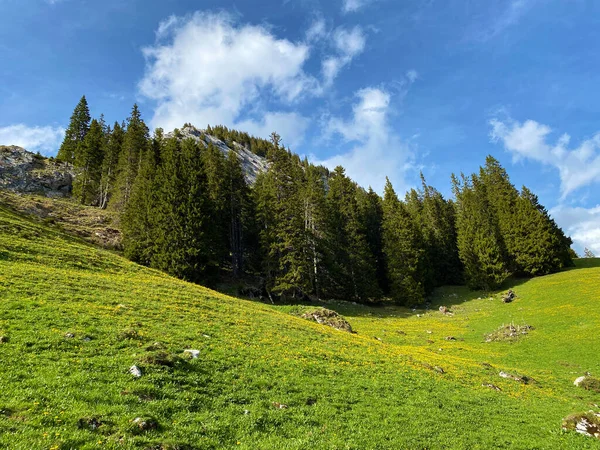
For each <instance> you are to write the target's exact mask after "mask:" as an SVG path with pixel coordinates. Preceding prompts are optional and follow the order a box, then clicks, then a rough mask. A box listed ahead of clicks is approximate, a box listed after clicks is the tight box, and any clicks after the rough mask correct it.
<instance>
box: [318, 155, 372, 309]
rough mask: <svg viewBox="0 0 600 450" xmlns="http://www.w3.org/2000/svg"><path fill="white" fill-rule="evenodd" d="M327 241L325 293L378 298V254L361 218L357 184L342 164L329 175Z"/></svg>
mask: <svg viewBox="0 0 600 450" xmlns="http://www.w3.org/2000/svg"><path fill="white" fill-rule="evenodd" d="M324 244H325V249H326V251H325V254H326V267H327V274H326V275H327V282H326V283H324V285H325V286H324V288H325V293H326V294H328V295H329V296H331V297H334V298H346V299H349V298H351V299H354V300H357V301H362V302H369V301H376V300H378V299H379V298H380V297H381V291H380V289H379V286H378V284H377V277H376V261H375V256H374V255H373V254H371V251H370V249H369V245H368V243H367V237H366V230H365V228H364V224H363V223H361V220H360V214H359V210H358V202H357V186H356V184H355V183H354V182H353V181H352V180H350V179H349V178H348V177H347V176H346V174H345V171H344V169H343V168H342V167H341V166H338V167H336V168H335V170H334V172H333V174H332V176H331V178H330V179H329V191H328V193H327V232H326V236H325V242H324Z"/></svg>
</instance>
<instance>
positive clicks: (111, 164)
mask: <svg viewBox="0 0 600 450" xmlns="http://www.w3.org/2000/svg"><path fill="white" fill-rule="evenodd" d="M107 133H108V137H107V139H106V147H105V151H104V159H103V161H102V175H101V177H100V203H99V206H100V207H101V208H102V209H104V208H106V206H107V205H108V202H109V200H110V198H111V196H112V194H113V191H114V189H115V181H116V179H117V170H118V165H119V158H120V156H121V149H122V147H123V139H124V137H125V132H124V130H123V128H122V127H121V125H119V122H115V124H114V126H113V128H112V130H111V129H110V128H109V129H108V131H107Z"/></svg>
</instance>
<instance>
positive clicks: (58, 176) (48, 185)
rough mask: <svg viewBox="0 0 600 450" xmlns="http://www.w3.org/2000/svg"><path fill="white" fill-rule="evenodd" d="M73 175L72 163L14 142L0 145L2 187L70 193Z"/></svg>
mask: <svg viewBox="0 0 600 450" xmlns="http://www.w3.org/2000/svg"><path fill="white" fill-rule="evenodd" d="M73 178H74V171H73V167H72V166H71V165H69V164H65V163H60V162H58V161H55V160H53V159H48V158H45V157H43V156H41V155H39V154H35V153H31V152H29V151H27V150H25V149H24V148H21V147H17V146H15V145H11V146H4V145H0V189H5V190H8V191H12V192H23V193H32V194H33V193H36V194H43V195H45V196H46V197H67V196H69V194H70V193H71V188H72V185H73Z"/></svg>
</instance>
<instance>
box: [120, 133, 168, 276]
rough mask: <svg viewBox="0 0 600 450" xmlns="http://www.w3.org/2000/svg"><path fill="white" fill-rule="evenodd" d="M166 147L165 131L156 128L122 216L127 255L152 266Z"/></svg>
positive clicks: (124, 245) (124, 244) (133, 259)
mask: <svg viewBox="0 0 600 450" xmlns="http://www.w3.org/2000/svg"><path fill="white" fill-rule="evenodd" d="M162 145H163V134H162V129H160V128H157V129H156V131H155V134H154V138H153V140H152V145H150V146H149V148H148V151H146V152H145V153H144V155H143V157H142V161H141V164H140V170H139V171H138V173H137V176H136V178H135V182H134V183H133V186H132V188H131V196H130V199H129V202H127V205H126V207H125V210H124V212H123V215H122V217H121V229H122V230H123V247H124V253H125V256H126V257H127V258H129V259H131V260H132V261H136V262H138V263H140V264H144V265H146V266H150V265H151V264H152V260H153V257H154V255H155V252H156V251H157V249H156V246H155V235H156V229H157V227H158V224H157V223H156V217H155V213H156V208H157V202H158V195H157V191H158V185H157V174H158V170H159V162H160V153H161V150H162Z"/></svg>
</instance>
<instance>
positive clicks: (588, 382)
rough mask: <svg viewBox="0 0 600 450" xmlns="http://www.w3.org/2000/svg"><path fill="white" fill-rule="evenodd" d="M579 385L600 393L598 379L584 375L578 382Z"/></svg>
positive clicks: (599, 381)
mask: <svg viewBox="0 0 600 450" xmlns="http://www.w3.org/2000/svg"><path fill="white" fill-rule="evenodd" d="M579 387H582V388H583V389H586V390H588V391H594V392H598V393H600V380H599V379H598V378H593V377H585V378H584V380H583V381H582V382H581V383H580V384H579Z"/></svg>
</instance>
